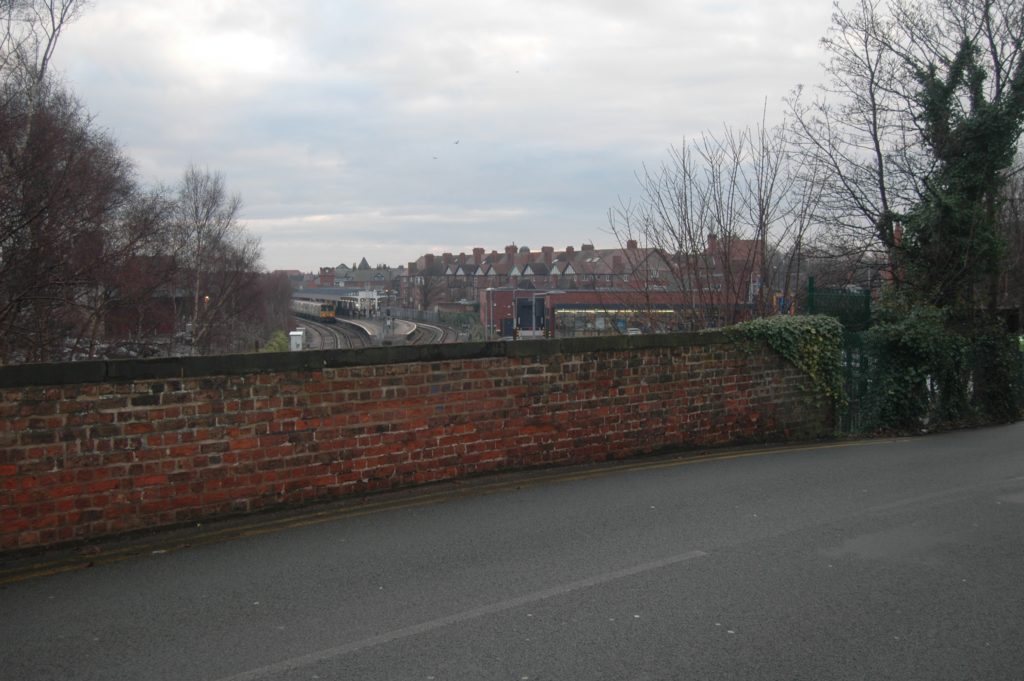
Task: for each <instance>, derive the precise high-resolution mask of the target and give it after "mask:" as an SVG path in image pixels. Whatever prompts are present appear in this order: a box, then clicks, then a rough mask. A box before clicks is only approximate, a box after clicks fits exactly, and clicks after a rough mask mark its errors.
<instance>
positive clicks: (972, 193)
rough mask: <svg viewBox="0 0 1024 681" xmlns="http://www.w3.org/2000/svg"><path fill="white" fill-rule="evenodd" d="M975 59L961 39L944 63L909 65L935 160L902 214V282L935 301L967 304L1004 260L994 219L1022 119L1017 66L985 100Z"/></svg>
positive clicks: (1022, 88) (978, 56)
mask: <svg viewBox="0 0 1024 681" xmlns="http://www.w3.org/2000/svg"><path fill="white" fill-rule="evenodd" d="M1018 49H1019V48H1018ZM982 61H983V55H982V52H981V50H980V48H979V47H978V46H977V45H976V44H974V42H973V41H972V39H969V38H964V39H963V40H962V42H961V44H960V46H959V49H958V50H957V52H956V54H955V56H954V58H953V59H952V60H951V61H950V62H949V63H947V64H944V65H943V67H944V68H943V69H939V68H938V67H937V66H936V65H935V64H928V65H927V66H919V67H917V68H915V70H914V71H915V72H914V75H915V80H916V81H917V86H918V89H917V97H916V99H917V104H918V107H919V109H918V112H917V116H916V118H917V122H918V124H919V125H920V126H921V133H922V138H923V142H924V144H925V146H926V148H927V149H928V151H929V152H930V154H931V156H932V157H933V158H934V160H935V163H934V165H933V167H932V169H931V171H930V173H929V175H928V176H927V177H924V178H922V180H923V182H924V188H925V190H924V192H923V193H922V196H921V199H920V201H919V202H918V204H917V205H916V206H915V207H914V208H913V209H912V210H911V211H910V212H909V213H908V215H906V220H905V224H906V232H905V235H904V243H903V247H904V255H905V263H906V267H907V275H908V283H910V284H911V286H912V287H914V288H915V289H916V291H917V293H918V296H919V298H920V299H921V300H923V301H924V302H926V303H928V304H933V305H938V306H942V307H954V308H961V309H969V308H971V307H973V306H974V304H975V303H974V296H973V290H974V288H975V287H978V286H980V285H982V284H984V283H985V282H987V281H989V280H991V278H992V277H994V276H996V275H998V274H999V273H1000V271H1001V269H1002V267H1003V262H1002V255H1003V244H1002V242H1001V240H1000V237H999V234H998V224H997V223H998V216H999V213H1000V202H1001V200H1002V197H1003V192H1002V189H1003V187H1004V186H1005V184H1006V179H1007V174H1006V172H1005V171H1006V169H1007V168H1010V167H1012V165H1013V159H1014V155H1015V154H1016V152H1017V142H1018V140H1019V139H1020V134H1021V124H1022V122H1024V70H1022V69H1020V68H1018V69H1016V72H1015V74H1014V76H1013V78H1012V79H1011V80H1010V82H1009V85H1010V87H1009V88H1007V91H1006V92H1007V94H1006V96H1005V97H1003V98H1001V99H996V100H989V99H987V98H986V97H985V89H984V83H985V80H986V78H987V76H988V74H987V73H986V71H985V69H984V68H983V67H982ZM964 103H966V104H967V105H966V106H964V105H963V104H964Z"/></svg>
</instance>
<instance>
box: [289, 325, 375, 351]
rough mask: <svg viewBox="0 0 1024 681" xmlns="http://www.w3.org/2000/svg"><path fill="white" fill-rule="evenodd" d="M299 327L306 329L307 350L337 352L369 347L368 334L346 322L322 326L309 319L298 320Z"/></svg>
mask: <svg viewBox="0 0 1024 681" xmlns="http://www.w3.org/2000/svg"><path fill="white" fill-rule="evenodd" d="M295 321H296V323H297V325H298V326H301V327H304V328H305V329H306V336H307V337H306V344H305V349H308V350H337V349H354V348H365V347H366V346H368V345H369V338H368V337H367V336H366V332H365V331H362V330H360V329H357V328H354V327H352V326H350V325H347V324H345V323H344V322H339V323H336V324H321V323H320V322H314V321H310V320H308V319H296V320H295Z"/></svg>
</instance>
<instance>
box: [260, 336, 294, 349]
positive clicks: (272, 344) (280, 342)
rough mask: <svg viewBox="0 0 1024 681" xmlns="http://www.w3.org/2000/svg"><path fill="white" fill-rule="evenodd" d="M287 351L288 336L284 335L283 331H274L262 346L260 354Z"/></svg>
mask: <svg viewBox="0 0 1024 681" xmlns="http://www.w3.org/2000/svg"><path fill="white" fill-rule="evenodd" d="M288 350H289V345H288V336H286V335H285V333H284V331H275V332H274V335H273V336H271V337H270V340H269V341H267V344H266V345H264V346H263V349H262V350H260V352H287V351H288Z"/></svg>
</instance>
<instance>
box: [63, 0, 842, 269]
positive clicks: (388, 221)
mask: <svg viewBox="0 0 1024 681" xmlns="http://www.w3.org/2000/svg"><path fill="white" fill-rule="evenodd" d="M830 13H831V7H830V3H829V2H828V1H827V0H789V1H788V2H784V3H769V2H766V1H765V0H735V1H731V2H730V1H729V0H718V1H699V0H630V1H628V2H627V1H625V0H514V1H513V0H473V2H466V1H465V0H365V1H363V0H335V1H332V2H324V1H323V0H318V1H313V0H289V1H288V2H281V0H230V1H228V0H174V2H168V1H167V0H91V4H90V6H89V8H88V9H87V11H86V13H85V14H84V15H83V16H82V17H81V18H80V19H78V20H77V21H76V22H75V23H74V24H72V25H71V26H69V27H68V28H67V29H66V31H65V33H63V34H62V37H61V42H60V45H59V47H58V51H57V55H56V57H55V66H56V68H57V69H58V71H59V72H60V73H61V74H62V77H63V78H64V80H65V82H66V83H67V85H68V86H69V87H70V88H71V89H72V90H73V91H75V92H76V94H77V95H78V96H79V98H80V99H81V100H82V101H83V103H84V104H85V105H86V107H87V108H88V109H89V110H90V111H91V112H92V113H93V115H94V117H95V124H96V125H97V126H99V127H100V128H102V129H105V130H106V131H107V132H109V133H110V135H111V136H112V137H114V138H115V139H116V140H118V142H119V143H120V144H121V145H122V147H123V148H124V149H125V151H126V152H127V154H128V155H129V156H130V157H131V158H132V160H133V161H134V163H135V165H136V169H137V172H138V176H139V179H140V181H141V182H142V183H143V184H144V185H147V186H148V185H157V184H162V185H168V186H173V185H174V184H175V183H177V182H178V181H179V180H180V178H181V177H182V175H183V174H184V172H185V169H186V168H187V167H188V166H189V165H190V164H195V165H197V166H199V167H202V168H208V169H210V170H211V171H217V172H221V173H223V174H224V177H225V181H226V183H227V186H228V188H229V190H230V191H232V192H235V193H238V194H240V195H241V198H242V203H243V208H242V212H241V219H242V222H243V223H244V224H245V226H246V227H247V229H248V230H249V231H250V232H252V233H254V234H256V235H257V236H259V237H260V239H261V241H262V246H263V264H264V266H265V267H266V268H267V269H269V270H274V269H298V270H303V271H317V270H318V269H319V268H320V267H322V266H336V265H338V264H341V263H347V264H352V263H354V262H358V261H359V260H360V259H361V258H363V257H365V258H366V259H367V261H368V262H369V263H370V264H371V265H377V264H388V265H392V266H397V265H404V264H406V263H408V262H409V261H411V260H415V259H416V258H418V257H419V256H420V255H422V254H424V253H428V252H432V253H442V252H452V253H459V252H467V253H468V252H471V251H472V249H473V248H474V247H476V246H480V247H484V248H486V249H487V250H488V251H490V250H491V249H497V250H499V251H500V250H502V249H503V248H504V246H505V245H508V244H516V245H517V246H519V247H522V246H528V247H530V248H532V249H534V250H538V249H539V248H540V247H541V246H554V247H555V249H556V250H561V249H563V248H565V246H567V245H573V246H576V247H577V248H578V247H579V246H580V245H581V244H584V243H593V244H594V245H596V246H597V247H599V248H600V247H611V246H614V245H615V244H616V242H615V239H614V237H613V236H612V235H611V234H610V230H609V222H608V210H609V209H610V208H612V207H614V206H616V205H618V204H619V203H620V201H629V200H630V199H631V198H635V197H636V196H638V195H639V185H638V183H637V179H636V176H637V173H638V172H639V171H641V170H642V168H643V167H644V165H647V166H650V167H656V166H658V165H659V164H661V163H662V162H663V161H665V160H667V153H666V152H667V150H668V148H669V147H670V146H672V145H677V146H678V145H681V144H682V143H684V142H685V140H686V139H688V138H692V137H694V136H697V135H699V134H700V133H701V132H702V131H705V130H711V131H720V130H721V129H722V127H723V126H725V125H729V126H732V127H737V128H739V127H745V126H752V125H755V124H756V123H758V122H759V121H760V120H761V117H762V113H764V112H766V115H767V118H768V120H769V121H773V120H778V119H779V118H780V117H781V112H782V109H783V104H782V100H783V98H784V97H785V96H786V95H787V94H788V93H789V92H790V91H791V90H792V88H793V87H795V86H796V85H798V84H802V85H808V86H810V85H813V84H816V83H819V82H821V81H822V80H823V70H822V67H821V62H822V59H823V56H822V53H821V52H820V49H819V46H818V40H819V39H820V38H821V36H822V35H824V33H825V31H826V29H827V27H828V23H829V16H830Z"/></svg>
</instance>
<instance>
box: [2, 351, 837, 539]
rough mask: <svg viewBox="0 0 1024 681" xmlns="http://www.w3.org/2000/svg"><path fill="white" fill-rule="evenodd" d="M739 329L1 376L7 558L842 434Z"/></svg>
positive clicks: (60, 368) (48, 368) (97, 365)
mask: <svg viewBox="0 0 1024 681" xmlns="http://www.w3.org/2000/svg"><path fill="white" fill-rule="evenodd" d="M813 394H814V393H813V388H812V387H811V386H810V384H809V382H808V379H807V378H806V377H805V376H804V375H803V374H802V373H801V372H800V371H799V370H797V369H796V368H794V367H793V366H792V365H790V364H788V363H787V362H785V361H784V360H783V359H781V358H780V357H779V356H778V355H776V354H775V353H773V352H772V351H771V350H769V349H768V348H766V347H761V346H751V345H749V344H747V343H743V342H739V341H737V340H736V339H735V338H734V337H732V336H730V335H728V334H726V333H702V334H680V335H666V336H621V337H600V338H586V339H561V340H549V341H520V342H517V343H501V342H492V343H461V344H448V345H426V346H399V345H395V346H390V347H388V346H385V347H375V348H367V349H365V350H357V351H352V350H345V351H313V352H301V353H279V354H253V355H234V356H221V357H200V358H174V359H155V360H132V361H112V362H83V363H77V364H60V365H24V366H8V367H0V514H2V515H0V517H2V520H3V522H2V526H0V550H4V551H11V550H18V549H26V548H33V547H39V546H46V545H56V544H62V543H70V542H81V541H85V540H89V539H93V538H97V537H103V536H109V535H114V534H119V533H124V532H129V531H133V530H142V529H148V528H153V527H161V526H173V525H177V524H183V523H188V522H194V521H197V520H202V519H208V518H215V517H220V516H225V515H230V514H238V513H246V512H250V511H255V510H258V509H265V508H271V507H278V506H285V505H294V504H301V503H305V502H310V501H314V500H324V499H331V498H337V497H341V496H344V495H351V494H360V493H365V492H369V491H374V490H383V489H394V488H398V487H403V486H410V485H417V484H423V483H429V482H433V481H438V480H450V479H454V478H459V477H464V476H471V475H478V474H481V473H486V472H490V471H501V470H514V469H524V468H530V467H539V466H551V465H565V464H578V463H585V462H593V461H602V460H607V459H617V458H625V457H631V456H638V455H643V454H649V453H653V452H659V451H668V450H680V449H684V448H695V447H710V446H720V445H727V444H736V443H741V442H750V441H757V442H765V441H777V440H785V439H791V438H799V439H805V438H809V437H818V436H822V435H828V434H830V433H831V432H832V413H831V409H830V408H829V407H828V406H826V405H820V404H818V403H816V402H815V401H814V397H813Z"/></svg>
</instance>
